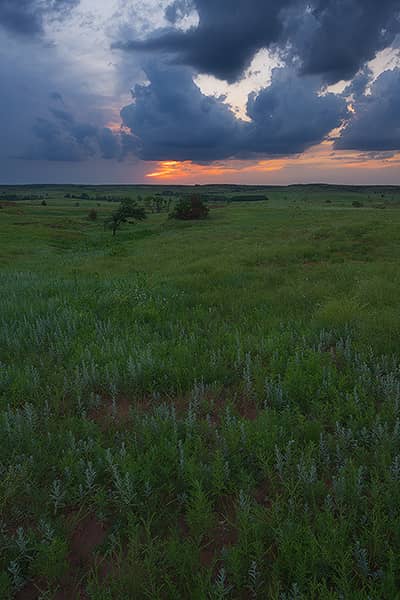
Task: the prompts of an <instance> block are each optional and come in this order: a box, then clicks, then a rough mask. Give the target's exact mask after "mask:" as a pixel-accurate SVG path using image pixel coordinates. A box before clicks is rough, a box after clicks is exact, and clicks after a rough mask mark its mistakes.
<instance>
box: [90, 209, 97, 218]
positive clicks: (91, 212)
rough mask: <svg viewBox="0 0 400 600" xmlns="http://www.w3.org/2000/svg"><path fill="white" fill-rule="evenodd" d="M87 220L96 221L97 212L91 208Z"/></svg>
mask: <svg viewBox="0 0 400 600" xmlns="http://www.w3.org/2000/svg"><path fill="white" fill-rule="evenodd" d="M88 219H90V220H91V221H96V219H97V210H96V209H94V208H91V209H90V210H89V212H88Z"/></svg>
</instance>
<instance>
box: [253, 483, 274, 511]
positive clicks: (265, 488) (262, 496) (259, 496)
mask: <svg viewBox="0 0 400 600" xmlns="http://www.w3.org/2000/svg"><path fill="white" fill-rule="evenodd" d="M268 492H269V485H268V481H267V480H264V481H262V482H261V483H260V484H259V485H258V486H257V487H256V489H255V490H254V498H255V500H256V502H257V503H258V504H261V506H265V507H269V506H271V499H270V498H269V495H268Z"/></svg>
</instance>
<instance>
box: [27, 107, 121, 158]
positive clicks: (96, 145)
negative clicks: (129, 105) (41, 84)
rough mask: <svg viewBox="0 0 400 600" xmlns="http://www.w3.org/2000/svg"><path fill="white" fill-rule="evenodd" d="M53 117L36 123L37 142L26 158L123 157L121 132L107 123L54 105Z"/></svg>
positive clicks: (39, 119) (38, 120)
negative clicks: (101, 124)
mask: <svg viewBox="0 0 400 600" xmlns="http://www.w3.org/2000/svg"><path fill="white" fill-rule="evenodd" d="M49 112H50V114H51V116H52V118H38V119H37V120H36V122H35V124H34V126H33V132H34V134H35V142H34V143H33V144H32V145H31V147H30V148H28V150H27V151H26V152H25V153H24V154H23V156H22V158H25V159H36V160H49V161H81V160H86V159H89V158H92V157H96V156H100V157H101V158H107V159H111V158H119V157H120V156H121V152H122V149H121V145H120V140H119V135H118V134H114V133H113V132H112V131H111V129H109V128H107V127H96V126H95V125H93V124H91V123H84V122H80V121H77V120H76V119H75V117H74V115H72V114H71V113H70V112H68V111H66V110H60V109H58V108H51V109H50V111H49Z"/></svg>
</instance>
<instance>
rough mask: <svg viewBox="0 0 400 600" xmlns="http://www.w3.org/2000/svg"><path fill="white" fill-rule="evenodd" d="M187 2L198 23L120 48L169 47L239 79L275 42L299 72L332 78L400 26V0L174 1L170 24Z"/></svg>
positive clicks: (189, 61)
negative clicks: (259, 55) (253, 61)
mask: <svg viewBox="0 0 400 600" xmlns="http://www.w3.org/2000/svg"><path fill="white" fill-rule="evenodd" d="M191 6H192V8H193V10H196V11H197V13H198V17H199V21H198V26H197V27H192V28H190V29H189V30H187V31H180V30H177V29H176V28H173V27H169V28H164V29H163V30H161V31H159V32H156V33H154V34H152V35H150V36H149V37H148V38H147V39H145V40H142V39H140V40H139V39H135V40H130V41H125V42H121V43H120V44H119V47H121V48H123V49H125V50H130V51H140V50H142V51H152V52H154V51H161V52H164V53H169V54H171V56H172V57H173V59H174V60H175V61H176V62H177V63H181V64H185V65H189V66H191V67H193V68H194V69H196V70H197V71H198V72H200V73H207V74H211V75H214V76H215V77H217V78H219V79H223V80H226V81H228V82H234V81H237V80H238V79H240V77H241V76H242V75H243V72H244V71H245V69H246V68H247V67H248V66H249V64H250V62H251V59H252V58H253V57H254V55H255V53H256V52H257V51H258V50H259V49H260V48H272V49H275V51H276V52H279V53H280V54H281V56H283V57H285V58H286V59H287V60H290V61H294V62H296V63H297V64H298V66H299V68H300V70H301V72H302V73H304V74H314V75H321V76H322V77H323V78H324V79H325V80H326V82H328V83H335V82H337V81H340V80H342V79H345V80H346V79H349V78H351V77H352V76H353V75H354V74H355V73H356V72H357V71H358V70H359V69H360V68H361V67H362V66H363V65H364V64H365V63H366V62H367V61H369V60H371V59H372V58H374V56H375V55H376V53H377V52H378V51H379V50H382V49H383V48H386V47H388V46H389V45H390V44H392V43H393V42H394V39H395V37H396V34H397V33H398V32H399V30H400V20H399V15H400V7H399V2H398V0H381V1H380V2H377V1H376V0H310V1H305V0H278V1H276V2H267V1H265V0H253V2H249V1H248V0H220V1H218V2H215V0H193V1H192V4H190V3H189V2H188V1H187V0H176V1H175V2H174V3H173V4H172V5H171V6H170V7H169V8H168V9H167V12H166V16H167V20H168V21H169V22H171V23H172V24H174V23H175V22H176V21H177V20H178V19H179V18H181V17H182V16H183V15H185V14H187V13H188V12H189V10H190V7H191Z"/></svg>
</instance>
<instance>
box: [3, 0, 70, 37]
mask: <svg viewBox="0 0 400 600" xmlns="http://www.w3.org/2000/svg"><path fill="white" fill-rule="evenodd" d="M79 2H80V0H0V27H2V28H3V29H5V30H7V31H9V32H11V33H14V34H15V33H16V34H20V35H23V36H35V35H38V34H40V33H42V32H43V27H44V23H45V20H46V19H60V18H63V17H65V15H66V14H68V12H69V11H70V10H71V9H72V8H73V7H74V6H77V5H78V4H79Z"/></svg>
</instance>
